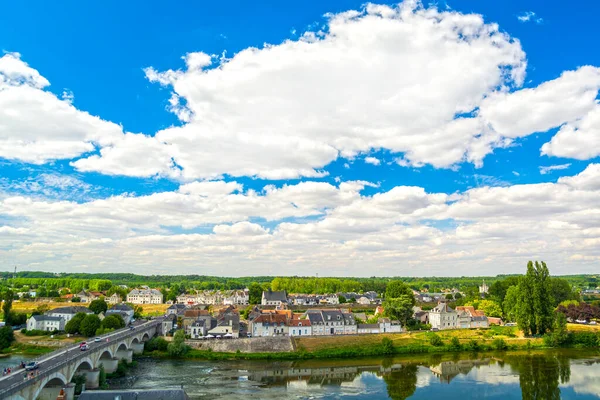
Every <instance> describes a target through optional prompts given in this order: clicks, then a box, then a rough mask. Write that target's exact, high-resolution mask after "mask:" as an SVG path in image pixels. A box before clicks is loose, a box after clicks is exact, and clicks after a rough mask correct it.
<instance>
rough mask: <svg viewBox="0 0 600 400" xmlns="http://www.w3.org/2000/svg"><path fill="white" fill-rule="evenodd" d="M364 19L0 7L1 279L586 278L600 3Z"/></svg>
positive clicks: (439, 9) (255, 7) (457, 7)
mask: <svg viewBox="0 0 600 400" xmlns="http://www.w3.org/2000/svg"><path fill="white" fill-rule="evenodd" d="M378 4H380V5H385V7H384V8H377V7H375V6H370V8H369V7H367V6H365V4H364V3H361V2H354V1H343V2H340V1H331V2H317V1H308V2H301V3H282V2H275V1H272V2H262V3H260V4H254V3H252V4H251V3H247V2H230V1H228V2H217V3H207V2H188V3H183V4H179V5H178V6H177V7H168V6H165V5H164V3H159V2H135V1H134V2H126V3H125V4H123V3H122V2H121V3H117V2H105V3H103V4H102V5H99V4H85V5H82V4H81V3H79V2H78V3H75V2H63V3H61V5H60V7H57V6H56V5H55V4H51V3H47V2H27V3H23V2H13V3H11V4H7V5H5V7H4V12H3V13H2V15H0V49H1V50H3V51H4V52H5V54H4V57H3V58H4V64H2V63H1V62H0V104H2V105H3V106H4V109H5V112H4V113H1V112H0V202H1V203H0V206H1V207H0V254H2V255H3V257H2V258H3V259H5V260H7V261H6V262H7V263H8V265H6V266H5V267H7V268H8V267H10V265H12V264H15V263H16V264H19V265H20V266H21V267H22V268H24V269H45V270H74V269H86V270H90V271H99V270H106V269H110V270H119V271H120V270H124V269H125V270H128V271H133V272H139V271H140V270H142V271H143V270H147V271H151V272H157V273H158V272H160V273H169V272H199V273H207V274H228V273H230V274H233V275H249V274H285V275H288V274H314V273H321V275H326V274H331V275H370V274H376V275H415V274H425V275H426V274H436V275H454V274H459V273H460V274H477V275H479V274H483V273H487V274H496V273H506V272H514V271H519V270H520V269H522V267H523V266H524V265H525V263H526V261H527V259H528V258H541V259H546V260H548V261H553V262H555V264H556V267H555V270H557V272H559V273H568V272H591V271H595V270H597V267H598V260H600V253H598V251H597V249H596V248H595V247H599V246H597V244H599V243H600V233H598V232H597V231H596V230H595V227H596V226H595V222H596V221H597V218H598V217H597V215H598V212H599V211H598V209H597V204H600V202H598V201H596V200H600V198H599V193H600V188H599V187H598V184H597V183H595V182H598V179H600V178H599V177H598V172H597V169H598V168H597V167H596V165H597V164H596V163H598V160H599V157H598V155H599V154H600V150H598V148H600V133H599V129H600V127H599V126H598V121H599V117H598V115H600V112H599V111H598V107H599V106H598V104H597V102H598V100H597V98H598V89H599V88H600V83H599V81H600V78H598V76H599V75H600V72H598V71H599V70H598V68H597V67H598V66H600V54H598V52H596V51H593V49H594V38H596V37H600V27H598V24H596V23H595V20H594V16H595V15H597V13H598V11H600V10H599V9H600V5H597V4H594V3H591V4H590V5H588V6H587V7H586V8H583V7H579V8H578V7H567V8H565V7H564V5H563V4H561V3H558V2H542V1H519V2H517V1H505V2H481V1H474V0H462V1H450V2H447V3H444V2H440V3H435V4H424V5H419V4H417V3H414V4H413V3H411V2H408V1H406V2H404V3H401V4H400V5H398V4H397V3H378ZM348 10H358V14H357V15H353V16H350V15H348V14H340V13H343V12H346V11H348ZM402 10H404V12H408V13H409V14H410V17H409V16H407V15H408V14H406V15H404V14H402ZM433 12H435V13H437V14H436V17H432V14H431V13H433ZM478 15H481V16H482V18H483V19H481V17H478ZM471 17H473V18H475V19H476V20H477V21H476V22H473V21H474V19H473V18H471ZM435 18H438V21H443V23H439V24H433V25H432V24H431V23H432V21H433V20H434V19H435ZM446 23H448V24H450V25H452V26H453V28H452V29H449V28H448V27H447V26H446V25H445V24H446ZM494 24H497V27H496V25H494ZM423 27H426V28H423ZM473 30H474V31H475V33H473ZM457 31H460V32H461V36H456V37H452V35H454V34H455V33H456V32H457ZM306 32H309V33H308V34H307V33H306ZM311 32H312V33H314V35H313V34H311ZM471 35H472V36H471ZM498 42H500V43H501V44H500V45H498ZM265 44H269V46H267V47H266V48H265V47H264V46H265ZM250 48H255V50H248V49H250ZM210 55H212V59H211V58H209V56H210ZM220 57H221V58H224V60H223V59H221V60H220V59H219V58H220ZM207 60H208V61H207ZM583 66H588V67H587V69H586V68H581V67H583ZM15 71H16V72H15ZM32 71H33V72H32ZM471 71H472V73H471ZM565 71H571V73H570V74H569V73H567V74H566V75H563V73H565ZM561 76H562V77H561ZM3 82H4V83H3ZM44 82H45V83H44ZM2 85H4V88H3V86H2ZM540 85H541V86H540ZM3 96H4V99H3ZM22 99H27V100H23V101H21V100H22ZM170 101H171V102H170ZM44 110H45V111H44ZM453 115H454V116H453ZM2 125H4V126H2ZM1 147H4V150H2V149H1ZM367 157H368V159H367ZM369 160H370V161H371V163H369V162H366V161H369ZM548 167H549V168H548ZM561 177H565V178H564V179H563V180H562V181H559V179H560V178H561ZM207 181H217V182H219V183H220V184H222V185H221V186H219V188H218V189H215V188H216V186H215V185H212V186H210V188H211V189H210V190H208V189H205V187H207V186H206V185H205V184H206V182H207ZM226 182H229V183H232V184H233V185H238V186H235V189H233V190H230V189H229V188H232V187H233V186H231V185H230V186H226ZM234 182H236V183H237V184H234ZM566 182H570V183H568V184H567V183H566ZM346 183H347V185H345V184H346ZM531 184H533V185H539V186H528V185H531ZM202 185H204V186H202ZM352 185H358V186H356V187H355V186H352ZM350 186H352V188H351V189H349V188H348V187H350ZM225 187H227V188H228V189H224V188H225ZM407 188H412V189H410V190H412V192H411V193H410V195H407V194H406V193H405V192H407V191H408V190H409V189H407ZM213 189H214V190H216V191H213ZM206 190H208V192H207V191H206ZM417 192H418V193H417ZM269 193H271V194H273V193H276V194H277V195H276V196H275V195H271V196H269ZM398 193H401V195H400V196H399V197H398ZM531 193H536V194H539V195H535V196H532V195H531ZM542 193H543V195H542ZM275 197H276V198H275ZM523 197H525V199H523ZM272 198H275V199H272ZM384 198H385V201H383V202H382V203H381V204H380V202H379V201H380V199H384ZM492 200H495V201H498V204H491V203H490V202H491V201H492ZM122 203H127V205H126V206H123V204H122ZM232 204H233V205H232ZM240 204H242V205H241V206H240ZM417 204H418V206H417ZM225 205H227V207H229V206H231V207H238V206H239V207H240V208H239V209H238V208H236V209H235V210H234V209H230V208H227V207H226V206H225ZM536 205H537V207H538V209H541V211H540V213H539V214H537V215H533V214H535V213H526V212H525V211H524V210H527V209H528V207H534V206H536ZM170 207H172V208H170ZM99 208H100V209H102V213H98V209H99ZM290 208H291V209H290ZM480 208H481V209H483V210H486V211H482V212H480V211H479V209H480ZM106 210H113V211H112V212H110V211H106ZM519 210H523V213H522V212H520V211H519ZM138 213H139V214H143V215H144V216H142V217H139V218H136V216H138ZM53 214H54V215H53ZM146 214H147V216H146ZM175 214H176V215H175ZM153 215H154V216H155V218H152V216H153ZM52 217H54V218H56V219H55V220H54V219H52ZM528 218H529V219H528ZM153 219H154V220H153ZM65 220H68V221H67V222H65ZM111 227H113V228H114V229H111ZM534 228H535V229H534ZM469 229H472V230H473V233H469V232H468V231H469ZM511 229H514V231H513V235H512V236H513V237H512V238H507V237H506V236H505V235H506V232H511ZM465 232H467V234H466V236H465ZM475 232H476V233H475ZM482 232H484V233H482ZM577 232H578V233H577ZM159 238H162V239H163V240H160V239H159ZM465 238H468V240H467V239H465ZM166 243H169V245H168V246H167V244H166ZM515 243H518V244H519V245H522V246H523V247H522V248H521V247H519V248H518V249H516V248H515ZM527 245H528V246H529V247H526V246H527ZM99 252H100V253H103V254H105V256H104V257H101V256H99V255H98V254H99ZM313 253H314V254H313ZM90 254H95V256H94V257H91V258H90ZM274 254H276V256H274ZM57 260H60V261H57ZM476 260H486V263H487V264H486V265H485V266H484V267H483V268H482V267H479V268H474V267H473V264H474V263H475V262H476ZM417 265H420V266H423V268H422V269H421V270H420V271H419V273H416V272H415V269H414V266H417ZM365 266H366V267H369V268H370V269H369V270H368V271H367V272H366V271H365V268H364V267H365ZM551 269H552V265H551Z"/></svg>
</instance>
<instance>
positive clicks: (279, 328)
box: [250, 314, 289, 337]
mask: <svg viewBox="0 0 600 400" xmlns="http://www.w3.org/2000/svg"><path fill="white" fill-rule="evenodd" d="M287 320H288V317H287V315H284V314H261V315H259V316H258V317H256V318H254V320H252V321H251V322H250V332H252V336H254V337H258V336H278V335H287V334H288V333H289V326H287Z"/></svg>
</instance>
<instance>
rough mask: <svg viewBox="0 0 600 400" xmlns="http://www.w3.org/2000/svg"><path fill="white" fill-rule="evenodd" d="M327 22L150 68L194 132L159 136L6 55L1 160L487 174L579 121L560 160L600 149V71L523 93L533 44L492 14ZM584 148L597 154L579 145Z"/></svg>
mask: <svg viewBox="0 0 600 400" xmlns="http://www.w3.org/2000/svg"><path fill="white" fill-rule="evenodd" d="M528 15H529V14H528ZM327 18H328V21H327V23H326V24H325V26H315V27H313V29H314V31H309V32H305V33H304V34H302V35H300V36H299V37H298V38H297V39H294V40H286V41H284V42H283V43H280V44H274V45H271V44H266V45H264V46H263V47H262V48H246V49H244V50H242V51H240V52H239V53H237V54H235V55H233V56H232V57H229V58H228V57H227V56H226V54H223V55H221V56H216V55H212V56H211V55H209V54H206V53H203V52H192V53H188V54H186V55H185V57H184V59H185V63H186V68H185V69H184V70H167V71H157V70H156V69H154V68H152V67H148V68H146V69H145V72H146V77H147V78H148V80H150V81H151V82H156V83H157V84H160V85H163V86H166V87H170V88H171V89H172V95H171V97H170V99H169V106H168V109H169V110H170V111H171V112H173V113H174V114H175V115H176V116H177V117H178V118H179V119H180V120H181V122H182V125H181V126H174V127H169V128H166V129H163V130H161V131H159V132H156V133H154V132H146V133H145V134H141V133H139V134H133V133H129V132H124V131H123V129H122V128H121V127H120V126H119V125H116V124H113V123H110V122H107V121H103V120H102V119H100V118H98V117H94V116H91V115H90V114H88V113H86V112H84V111H80V110H78V109H76V108H75V107H73V105H72V104H71V101H72V94H71V93H67V92H65V95H63V99H62V100H61V99H59V98H58V97H56V96H55V95H54V94H52V93H51V92H49V91H47V90H45V89H46V88H47V86H48V85H49V82H48V80H46V79H45V78H44V77H43V76H41V75H40V73H39V72H38V71H36V70H35V69H33V68H31V67H29V66H28V65H27V64H26V63H24V62H23V61H21V60H20V58H19V57H20V56H19V55H18V54H7V55H5V56H4V57H2V59H0V60H1V61H0V118H1V119H2V121H3V122H4V124H3V125H2V126H0V144H1V146H0V157H4V158H8V159H14V160H21V161H26V162H31V163H45V162H48V161H50V160H54V159H75V158H77V157H80V156H82V155H83V158H80V159H76V160H73V161H72V163H71V165H73V166H74V167H75V168H76V169H78V170H79V171H82V172H100V173H104V174H109V175H127V176H138V177H150V176H156V175H158V176H165V177H169V178H172V179H178V180H183V181H193V180H196V179H219V178H221V177H223V176H226V175H229V176H233V177H238V176H253V177H260V178H265V179H291V178H298V177H322V176H325V175H327V172H326V171H324V168H325V167H326V166H327V165H328V164H329V163H331V162H332V161H334V160H336V159H337V158H339V157H345V158H349V159H353V158H355V157H356V156H358V155H359V154H361V153H368V152H369V151H371V150H373V149H384V150H388V151H390V152H392V153H402V154H398V155H397V156H396V158H397V160H399V161H397V162H398V164H400V165H405V166H413V167H421V166H424V165H427V164H429V165H432V166H434V167H436V168H452V167H455V166H456V165H457V164H460V163H463V162H470V163H473V164H474V165H476V166H481V165H482V163H483V160H484V158H485V157H486V155H488V154H490V153H491V152H493V151H494V149H495V148H502V147H506V146H509V145H510V144H511V142H512V141H513V140H515V139H516V138H519V137H523V136H527V135H530V134H532V133H534V132H543V131H546V130H548V129H551V128H553V127H558V126H561V125H563V124H565V123H566V125H564V126H563V128H562V129H561V132H560V133H559V135H557V137H556V138H555V140H554V141H555V142H558V144H556V146H554V145H553V143H552V142H551V143H550V144H548V145H547V146H545V148H544V152H545V153H547V154H549V155H550V154H561V152H562V153H567V154H569V156H572V154H575V157H587V158H589V157H591V156H593V155H592V154H594V150H590V149H595V148H598V147H599V146H593V144H594V143H595V137H596V136H597V135H596V134H595V133H594V132H595V131H594V129H593V127H594V126H595V119H596V114H595V113H593V112H592V110H593V109H594V108H595V107H597V104H596V100H595V98H596V96H597V94H598V89H599V88H600V69H599V68H595V67H591V66H586V67H581V68H579V69H578V70H576V71H567V72H564V73H563V74H562V75H561V76H560V77H559V78H557V79H555V80H552V81H549V82H545V83H542V84H540V85H539V86H537V87H535V88H528V89H521V90H519V88H520V87H521V85H522V83H523V81H524V77H525V69H526V65H527V62H526V58H525V53H524V52H523V50H522V48H521V45H520V43H519V41H518V40H515V39H513V38H511V37H509V36H508V35H507V34H506V33H503V32H501V31H500V30H499V27H498V26H497V25H496V24H493V23H485V21H484V20H483V17H482V16H481V15H476V14H460V13H458V12H455V11H440V10H438V9H437V8H435V7H434V6H431V7H429V8H424V7H422V6H421V5H420V3H418V2H416V1H409V0H407V1H405V2H403V3H401V4H400V5H398V6H395V7H389V6H384V5H373V4H369V5H367V6H366V7H365V8H364V10H363V11H348V12H342V13H338V14H331V15H328V16H327ZM527 18H529V19H531V18H534V15H533V14H532V15H529V16H528V17H527ZM407 59H410V60H411V62H410V63H407V62H406V60H407ZM457 116H459V117H457ZM42 121H43V122H42ZM575 131H577V135H575V134H574V132H575ZM581 133H583V134H581ZM581 137H585V138H586V139H581ZM562 143H564V145H562ZM583 144H590V146H587V147H585V149H587V150H586V151H584V152H581V151H578V150H574V149H575V148H577V149H579V148H581V146H582V145H583ZM563 148H564V149H566V150H563ZM89 152H94V153H93V154H91V155H90V154H87V153H89ZM365 161H366V162H369V161H374V160H373V159H372V157H371V158H368V159H367V158H366V159H365ZM346 164H348V163H346ZM348 166H349V164H348Z"/></svg>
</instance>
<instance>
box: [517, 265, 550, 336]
mask: <svg viewBox="0 0 600 400" xmlns="http://www.w3.org/2000/svg"><path fill="white" fill-rule="evenodd" d="M553 304H554V299H553V298H552V293H551V287H550V273H549V271H548V267H547V266H546V263H544V262H543V261H542V262H541V263H539V262H537V261H536V262H535V264H534V263H533V262H531V261H529V262H528V263H527V273H526V274H525V276H524V277H523V278H521V280H520V281H519V285H518V296H517V302H516V305H515V307H514V311H512V312H513V313H514V315H515V316H516V321H517V324H518V325H519V328H520V329H521V330H522V331H523V333H524V334H525V335H537V334H542V335H543V334H544V333H546V332H548V331H550V330H552V321H553V320H554V317H553V308H554V306H553Z"/></svg>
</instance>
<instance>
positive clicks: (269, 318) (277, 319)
mask: <svg viewBox="0 0 600 400" xmlns="http://www.w3.org/2000/svg"><path fill="white" fill-rule="evenodd" d="M287 321H288V318H287V315H281V314H261V315H259V316H258V317H256V318H254V320H253V321H252V323H264V322H266V323H269V324H273V323H277V324H280V323H286V322H287Z"/></svg>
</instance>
